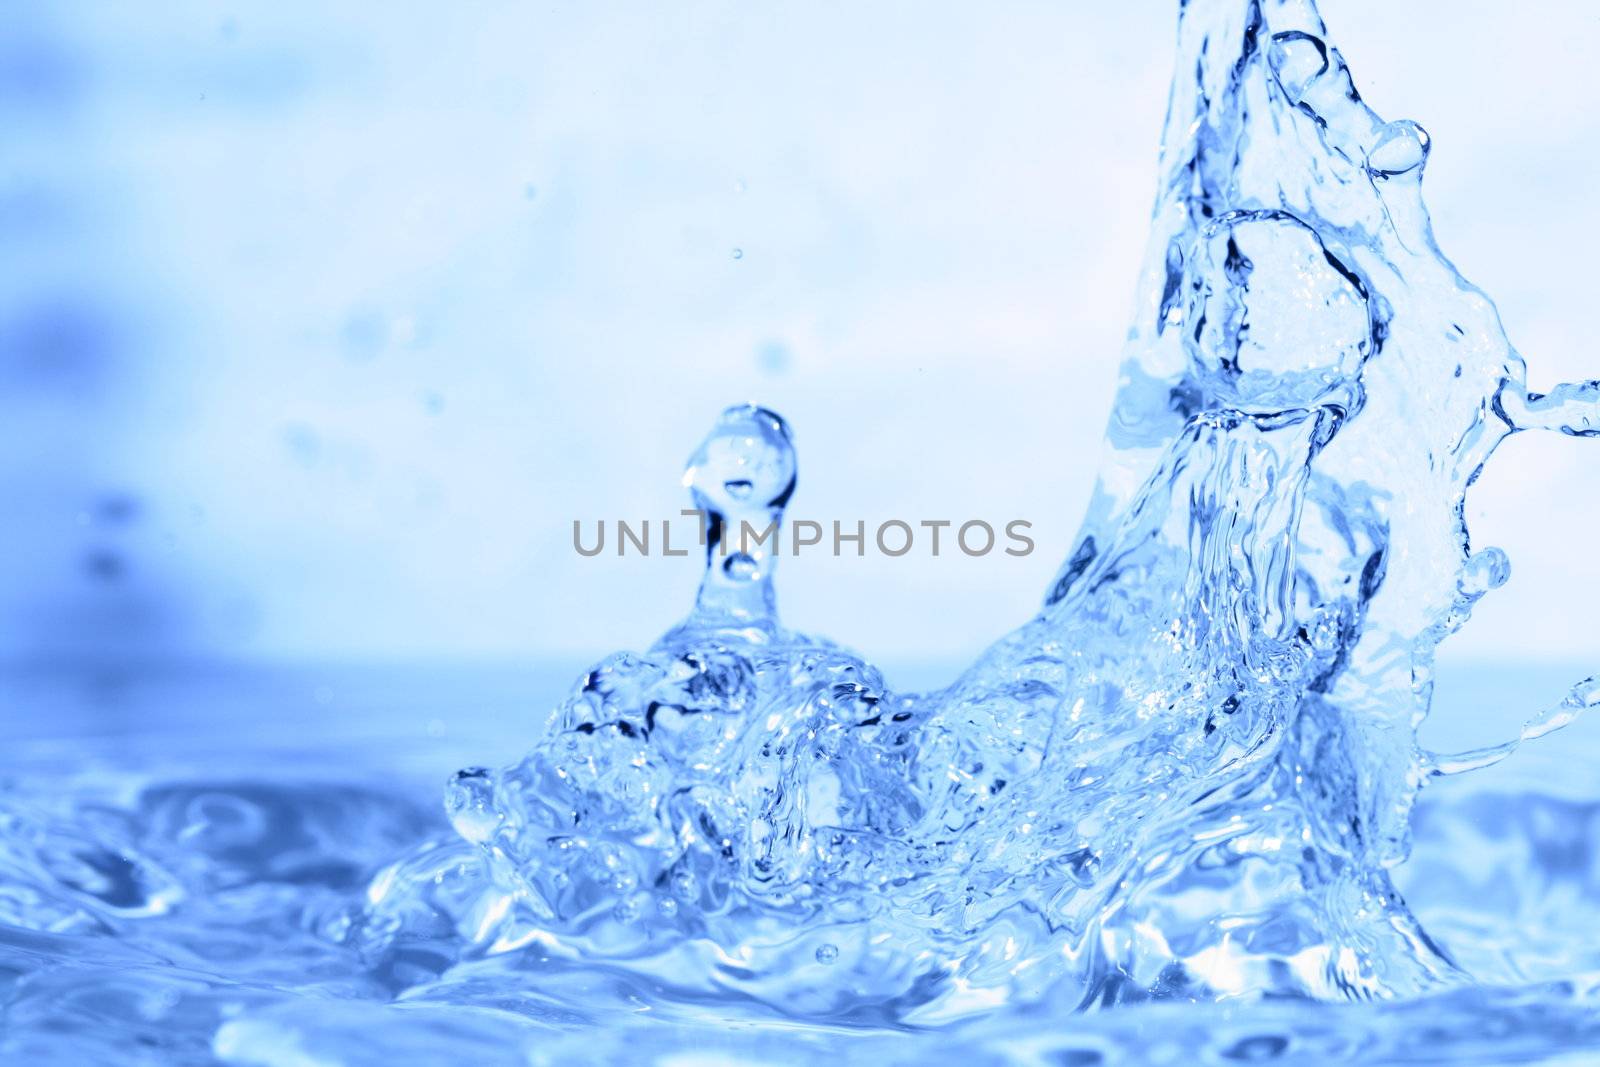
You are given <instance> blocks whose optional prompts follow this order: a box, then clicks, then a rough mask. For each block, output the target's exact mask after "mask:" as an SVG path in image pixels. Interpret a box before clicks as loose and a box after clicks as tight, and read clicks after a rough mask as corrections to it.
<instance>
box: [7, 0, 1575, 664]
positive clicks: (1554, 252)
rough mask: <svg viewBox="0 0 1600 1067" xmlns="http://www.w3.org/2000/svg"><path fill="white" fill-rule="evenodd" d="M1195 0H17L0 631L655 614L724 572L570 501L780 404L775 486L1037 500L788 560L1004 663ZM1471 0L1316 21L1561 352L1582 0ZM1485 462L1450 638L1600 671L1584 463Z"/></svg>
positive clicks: (1087, 403) (598, 643)
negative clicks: (942, 550) (992, 648)
mask: <svg viewBox="0 0 1600 1067" xmlns="http://www.w3.org/2000/svg"><path fill="white" fill-rule="evenodd" d="M1171 6H1172V5H1170V4H1167V3H1161V2H1155V0H1151V2H1149V3H1136V4H1092V5H1091V4H1087V3H1043V2H1041V3H1012V2H1005V3H998V4H982V5H978V4H954V3H950V4H933V5H929V4H912V3H869V4H843V3H821V4H753V3H748V2H739V3H734V2H727V3H701V2H694V3H676V4H645V3H608V4H579V3H560V4H538V5H531V4H512V3H479V4H469V5H463V6H460V7H455V8H451V9H449V11H448V12H447V11H445V10H444V9H436V10H434V11H433V12H432V13H429V14H422V13H420V12H418V11H415V10H412V11H407V10H403V6H400V7H397V6H395V5H389V4H338V5H322V4H306V3H291V4H281V3H274V4H268V3H226V4H223V3H197V2H191V0H171V2H164V3H161V4H156V5H151V4H143V5H95V6H93V7H92V8H91V7H85V6H81V5H61V4H54V3H47V2H22V3H10V4H7V5H5V6H4V7H3V8H0V130H3V132H0V426H3V428H4V446H3V447H0V479H3V484H4V487H5V499H6V502H7V506H6V508H5V509H4V512H3V513H0V522H3V523H4V545H5V551H4V553H0V658H6V659H13V660H14V659H33V660H38V659H46V658H48V659H57V660H59V659H62V658H66V659H76V658H81V657H87V658H91V659H140V658H146V657H153V658H174V657H177V658H188V657H197V656H198V657H218V658H227V659H255V658H261V659H300V658H316V659H323V660H328V659H394V658H417V657H429V658H439V657H442V658H451V657H467V658H476V657H503V656H528V657H545V658H568V657H569V658H571V659H572V660H573V661H574V667H576V666H577V665H578V664H579V663H580V662H581V661H584V660H587V659H589V658H591V657H593V656H594V655H596V654H598V653H601V652H604V651H607V650H609V649H612V648H616V647H639V646H642V645H646V644H648V643H649V642H650V641H651V640H652V639H653V638H654V637H655V636H656V635H657V634H658V633H659V631H661V630H662V629H664V628H665V627H666V626H667V625H669V624H670V623H671V622H673V621H674V620H675V619H676V618H677V617H678V616H679V615H681V614H682V613H683V611H685V610H686V609H687V607H688V605H689V603H690V598H691V596H692V590H693V588H694V585H695V582H696V580H697V572H696V567H695V564H694V563H693V562H692V561H682V560H664V559H659V558H655V559H643V560H641V559H636V558H631V559H625V560H618V559H616V558H614V557H609V558H604V559H597V560H588V559H579V558H577V557H576V556H575V555H574V553H573V551H572V549H571V547H570V524H571V522H572V520H573V519H574V518H577V517H582V518H586V519H593V518H598V517H608V518H611V517H624V516H626V517H633V518H644V517H646V516H659V515H662V514H673V513H675V512H676V510H677V508H678V507H679V506H680V505H681V503H682V496H681V492H682V491H681V490H680V489H679V487H678V484H677V477H678V473H679V470H680V468H681V464H682V461H683V459H684V457H685V456H686V455H687V453H688V452H689V450H690V449H691V448H692V447H693V445H694V444H695V443H696V441H697V440H698V439H699V437H700V436H701V435H702V434H703V432H704V430H705V428H706V427H707V425H708V424H709V422H710V420H711V419H712V418H713V417H714V416H715V414H716V413H717V411H718V410H720V409H721V407H722V406H724V405H725V404H728V403H731V402H734V401H739V400H744V399H752V400H757V401H760V402H763V403H766V404H768V405H770V406H773V407H775V408H777V409H778V410H780V411H782V412H783V413H784V414H785V415H786V416H787V417H788V418H789V419H790V421H791V422H792V424H793V426H794V427H795V430H796V433H797V436H798V445H799V451H800V463H801V483H800V492H799V494H798V496H797V497H796V499H795V503H794V506H793V509H792V514H794V515H796V516H800V517H811V518H817V519H822V520H829V519H833V518H842V519H855V518H864V519H867V520H869V521H878V520H881V519H886V518H904V519H908V520H911V521H916V520H918V519H922V518H950V519H965V518H985V519H989V520H991V521H994V522H997V523H999V522H1004V521H1005V520H1008V519H1011V518H1026V519H1029V520H1031V521H1032V522H1033V524H1034V527H1035V534H1036V536H1037V539H1038V541H1039V544H1040V549H1039V551H1038V552H1036V553H1035V554H1034V555H1033V556H1031V557H1028V558H1025V559H1020V560H1019V559H1012V558H1009V557H1005V556H1000V555H996V556H990V557H986V558H984V559H980V560H967V559H964V558H962V557H960V556H954V557H950V556H946V557H942V558H940V559H938V560H933V559H930V558H928V557H927V556H925V555H922V554H920V553H916V554H913V555H912V556H908V557H905V558H903V559H883V558H881V557H877V558H874V557H869V558H868V559H866V560H855V559H848V558H847V559H843V560H836V559H833V558H830V557H828V556H826V555H816V554H814V555H811V556H802V557H801V558H799V559H797V560H794V559H786V560H784V561H783V564H782V566H781V569H780V572H779V581H780V589H781V598H782V599H781V603H782V608H783V610H784V613H785V616H786V618H787V619H788V621H789V622H790V623H791V624H793V625H795V626H798V627H801V628H804V629H810V630H816V631H823V632H827V633H829V634H831V635H833V636H835V637H837V638H838V639H841V640H843V641H845V642H847V643H850V644H852V645H855V646H857V647H858V648H860V649H862V650H863V651H864V652H866V653H867V654H868V655H869V656H872V657H873V658H875V659H878V660H880V661H882V662H884V663H886V664H889V665H890V666H894V665H896V664H910V663H922V662H928V661H935V660H954V659H957V658H960V657H963V656H967V655H970V654H972V653H974V652H975V651H976V650H978V649H979V648H980V647H982V645H984V644H985V643H987V641H989V640H990V639H992V638H993V637H994V636H997V635H998V634H1000V633H1001V632H1003V631H1004V630H1005V629H1007V628H1009V627H1010V626H1012V625H1014V624H1016V623H1018V622H1020V621H1021V620H1022V619H1023V618H1025V617H1026V616H1027V615H1028V614H1029V613H1030V612H1032V611H1033V610H1034V608H1035V607H1036V605H1037V603H1038V600H1039V596H1040V594H1041V592H1042V590H1043V589H1044V587H1045V585H1046V583H1047V581H1048V580H1049V578H1050V576H1051V574H1052V572H1053V571H1054V569H1055V567H1056V565H1057V563H1058V562H1059V560H1060V558H1061V556H1062V554H1063V553H1064V551H1065V549H1066V547H1067V546H1068V544H1069V541H1070V539H1071V536H1072V533H1073V529H1074V527H1075V524H1076V521H1077V518H1078V515H1079V513H1080V511H1081V509H1082V507H1083V504H1084V501H1085V498H1086V495H1087V492H1088V488H1089V486H1090V484H1091V480H1092V476H1093V464H1094V460H1095V455H1096V450H1097V446H1098V440H1099V437H1100V432H1101V427H1102V423H1103V419H1104V416H1105V412H1106V408H1107V403H1108V400H1109V397H1110V394H1111V390H1112V388H1113V385H1114V375H1115V368H1116V365H1117V362H1118V349H1119V341H1120V338H1121V337H1122V334H1123V332H1124V330H1125V328H1126V323H1127V317H1128V311H1129V308H1130V304H1131V294H1132V288H1133V283H1134V278H1135V273H1136V270H1137V266H1138V261H1139V256H1140V253H1141V249H1142V247H1143V242H1144V236H1145V217H1146V213H1147V210H1148V205H1149V203H1150V201H1151V196H1152V191H1153V181H1154V167H1153V164H1154V160H1155V153H1156V139H1157V135H1158V132H1159V126H1160V121H1161V116H1162V112H1163V109H1164V105H1165V96H1166V86H1167V81H1168V78H1169V75H1170V70H1169V64H1170V61H1171V39H1172V22H1173V12H1172V10H1171ZM1446 6H1447V5H1443V4H1423V3H1415V4H1391V3H1384V2H1380V0H1326V2H1325V4H1324V8H1325V12H1324V13H1325V15H1326V16H1327V17H1328V19H1329V21H1330V23H1331V28H1332V32H1333V37H1334V40H1335V41H1336V42H1337V43H1339V44H1340V45H1341V46H1342V48H1343V49H1344V51H1345V53H1346V56H1347V58H1348V59H1349V61H1350V64H1351V66H1352V67H1353V68H1354V70H1355V73H1356V77H1357V83H1358V85H1359V86H1360V88H1361V89H1362V90H1363V93H1364V94H1365V95H1366V97H1367V98H1368V99H1369V101H1370V102H1371V103H1372V104H1373V105H1374V106H1375V107H1376V108H1377V109H1378V110H1379V111H1380V112H1381V113H1382V114H1384V115H1386V116H1387V117H1390V118H1399V117H1411V118H1415V119H1417V120H1419V121H1420V122H1422V123H1423V124H1424V125H1425V126H1426V127H1427V128H1428V129H1429V130H1430V131H1431V133H1432V134H1433V136H1434V146H1435V151H1434V154H1433V158H1432V161H1431V163H1430V170H1429V176H1428V180H1427V187H1428V190H1429V200H1430V203H1431V205H1432V207H1433V211H1434V217H1435V222H1436V226H1437V230H1438V234H1439V237H1440V240H1441V243H1442V244H1443V246H1444V247H1445V249H1446V251H1447V252H1448V253H1450V254H1451V255H1452V256H1453V257H1454V258H1455V259H1456V261H1457V263H1458V265H1459V266H1460V267H1461V268H1462V270H1463V271H1464V273H1465V274H1466V275H1467V276H1468V277H1469V278H1471V279H1473V280H1474V281H1476V282H1477V283H1478V284H1480V285H1482V286H1483V287H1484V288H1485V289H1486V290H1487V291H1488V292H1489V293H1490V294H1491V295H1492V296H1493V297H1495V298H1496V299H1497V300H1498V302H1499V304H1500V307H1501V310H1502V312H1503V314H1504V317H1505V319H1506V322H1507V326H1508V329H1509V332H1510V334H1511V336H1512V338H1513V341H1514V342H1515V343H1516V344H1518V346H1519V347H1520V348H1521V349H1522V350H1523V352H1524V353H1525V354H1526V355H1527V356H1528V358H1529V360H1530V362H1531V363H1532V364H1533V367H1534V380H1535V383H1536V384H1537V383H1538V382H1541V381H1542V382H1549V381H1552V380H1554V379H1555V378H1556V377H1586V376H1591V375H1594V374H1596V373H1600V358H1597V357H1596V355H1595V352H1594V344H1593V339H1592V328H1591V325H1590V324H1591V321H1592V319H1593V317H1594V311H1595V308H1596V304H1597V298H1596V295H1595V291H1594V274H1593V270H1592V269H1591V267H1590V261H1591V259H1592V253H1591V248H1592V245H1593V241H1594V234H1595V233H1596V232H1600V199H1597V198H1596V197H1595V196H1594V187H1595V169H1596V164H1597V162H1600V150H1597V148H1596V145H1597V144H1600V140H1597V138H1600V111H1597V110H1596V108H1595V105H1594V93H1593V83H1594V79H1593V74H1592V70H1593V65H1592V57H1593V56H1594V55H1595V54H1596V53H1597V52H1600V19H1597V18H1596V17H1595V15H1594V14H1593V13H1592V11H1591V10H1590V9H1589V8H1588V7H1587V6H1585V5H1579V4H1555V5H1541V7H1540V14H1539V17H1538V18H1530V17H1527V16H1526V14H1525V13H1524V12H1521V11H1519V10H1518V9H1517V8H1516V7H1515V6H1514V5H1505V4H1503V3H1487V2H1476V3H1462V4H1450V5H1448V14H1444V10H1445V8H1446ZM735 249H741V250H742V253H743V254H742V256H741V257H740V258H737V259H736V258H735V257H734V250H735ZM1504 457H1505V458H1504V459H1503V460H1502V462H1501V463H1499V464H1498V465H1496V466H1495V467H1493V468H1491V471H1490V473H1489V474H1488V475H1487V476H1486V478H1485V481H1484V483H1483V484H1482V486H1481V487H1480V489H1479V490H1478V491H1477V492H1476V493H1475V494H1474V496H1473V498H1472V500H1471V511H1472V513H1473V515H1474V516H1475V521H1476V522H1477V533H1478V540H1479V542H1480V543H1483V544H1488V543H1496V544H1500V545H1502V546H1503V547H1505V548H1506V549H1507V550H1508V551H1510V553H1511V555H1512V559H1513V566H1514V576H1513V579H1512V583H1511V585H1510V586H1508V587H1507V588H1505V589H1503V590H1500V591H1499V592H1497V593H1495V594H1493V595H1492V596H1490V597H1489V598H1488V599H1487V600H1486V601H1485V603H1484V604H1483V606H1482V607H1481V608H1480V616H1481V617H1480V619H1479V620H1477V621H1476V623H1475V624H1474V625H1473V626H1472V627H1470V628H1469V630H1468V631H1467V632H1465V633H1463V634H1462V635H1460V636H1459V637H1458V639H1457V640H1456V641H1455V642H1454V643H1453V645H1454V648H1455V651H1456V654H1457V655H1459V656H1471V657H1485V656H1490V657H1509V658H1522V659H1543V658H1550V659H1557V658H1565V659H1571V658H1575V657H1580V658H1581V657H1583V656H1584V655H1586V654H1588V653H1590V652H1593V651H1594V650H1595V637H1594V628H1593V625H1594V624H1593V622H1592V615H1593V608H1592V605H1593V603H1594V602H1595V600H1596V596H1597V594H1600V555H1597V554H1596V553H1594V551H1593V549H1592V545H1593V535H1592V532H1591V524H1592V523H1593V521H1594V519H1595V516H1596V509H1595V506H1594V503H1593V501H1594V496H1595V491H1596V490H1597V489H1600V465H1597V461H1600V453H1596V452H1594V451H1593V449H1591V448H1584V447H1583V446H1582V443H1576V442H1570V441H1565V440H1559V439H1552V440H1539V441H1535V440H1532V439H1527V440H1524V439H1518V440H1515V441H1513V442H1512V443H1511V444H1510V445H1509V446H1508V447H1507V448H1506V449H1505V452H1504ZM1564 486H1570V487H1571V490H1570V492H1568V491H1567V490H1565V489H1564Z"/></svg>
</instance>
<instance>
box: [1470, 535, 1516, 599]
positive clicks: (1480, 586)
mask: <svg viewBox="0 0 1600 1067" xmlns="http://www.w3.org/2000/svg"><path fill="white" fill-rule="evenodd" d="M1510 578H1511V560H1510V558H1509V557H1508V556H1507V555H1506V554H1505V550H1503V549H1499V548H1494V547H1492V546H1491V547H1489V548H1485V549H1482V550H1481V551H1478V552H1474V553H1473V554H1472V555H1471V556H1470V557H1468V559H1467V561H1466V563H1464V564H1462V567H1461V576H1460V577H1459V578H1458V579H1456V587H1457V588H1458V589H1459V590H1460V591H1461V595H1462V596H1464V597H1467V598H1469V599H1472V600H1476V599H1477V598H1478V597H1481V596H1482V595H1483V594H1485V593H1487V592H1489V590H1491V589H1498V588H1500V587H1501V586H1502V585H1505V584H1506V582H1507V581H1508V580H1509V579H1510Z"/></svg>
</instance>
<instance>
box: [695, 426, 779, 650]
mask: <svg viewBox="0 0 1600 1067" xmlns="http://www.w3.org/2000/svg"><path fill="white" fill-rule="evenodd" d="M795 481H796V461H795V452H794V444H793V442H792V439H791V435H790V432H789V426H788V424H787V423H786V422H784V421H783V418H782V417H781V416H779V415H778V414H777V413H776V412H773V411H770V410H768V409H766V408H761V407H757V406H755V405H753V404H742V405H739V406H737V407H732V408H729V409H727V410H726V411H724V412H723V413H722V416H721V417H720V418H719V419H718V420H717V423H716V425H715V426H713V427H712V430H711V433H710V434H709V435H708V436H707V437H706V439H705V441H703V442H702V443H701V445H700V447H699V448H698V449H696V450H695V453H694V454H693V455H692V456H690V457H689V463H688V465H687V467H686V468H685V469H684V473H683V484H684V485H685V486H687V487H688V488H689V490H690V492H691V494H692V495H693V497H694V504H695V507H696V508H697V509H699V510H700V511H701V512H702V513H703V514H704V516H705V528H706V532H707V536H706V573H705V576H704V578H703V579H702V580H701V584H700V595H699V598H698V600H697V602H696V608H695V621H700V622H703V623H706V624H714V623H719V622H722V621H734V622H738V623H741V624H744V623H747V622H764V623H769V624H773V623H775V616H776V612H777V607H776V602H775V599H774V594H773V589H772V583H771V577H772V569H773V566H772V565H773V563H774V562H775V559H774V550H775V549H776V547H777V544H778V538H777V536H775V535H774V533H773V532H772V531H775V530H776V528H777V526H778V525H779V524H781V522H782V520H783V509H784V506H785V505H786V504H787V503H788V502H789V498H790V496H791V495H793V493H794V489H795ZM670 636H671V635H669V637H670Z"/></svg>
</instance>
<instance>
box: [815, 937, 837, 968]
mask: <svg viewBox="0 0 1600 1067" xmlns="http://www.w3.org/2000/svg"><path fill="white" fill-rule="evenodd" d="M838 958H839V946H838V945H835V944H832V943H831V942H830V943H828V944H825V945H820V946H818V948H817V962H818V963H824V964H826V963H832V962H834V961H835V960H837V959H838Z"/></svg>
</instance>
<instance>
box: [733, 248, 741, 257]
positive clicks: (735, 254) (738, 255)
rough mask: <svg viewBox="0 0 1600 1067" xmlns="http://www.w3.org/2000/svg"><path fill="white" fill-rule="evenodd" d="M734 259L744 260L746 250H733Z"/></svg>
mask: <svg viewBox="0 0 1600 1067" xmlns="http://www.w3.org/2000/svg"><path fill="white" fill-rule="evenodd" d="M733 258H734V259H743V258H744V249H742V248H735V249H734V250H733Z"/></svg>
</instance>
